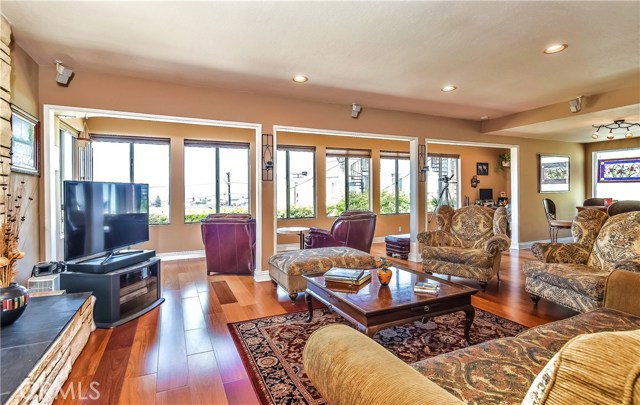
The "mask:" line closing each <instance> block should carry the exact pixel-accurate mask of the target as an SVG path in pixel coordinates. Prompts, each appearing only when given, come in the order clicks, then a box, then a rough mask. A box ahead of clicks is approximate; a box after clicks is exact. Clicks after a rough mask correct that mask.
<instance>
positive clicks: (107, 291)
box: [60, 257, 164, 328]
mask: <svg viewBox="0 0 640 405" xmlns="http://www.w3.org/2000/svg"><path fill="white" fill-rule="evenodd" d="M160 274H161V272H160V259H159V258H157V257H153V258H151V259H148V260H145V261H143V262H140V263H136V264H133V265H131V266H128V267H124V268H121V269H118V270H114V271H112V272H109V273H104V274H94V273H80V272H69V271H67V272H64V273H61V274H60V288H62V289H63V290H66V291H67V292H69V293H73V292H85V291H90V292H93V295H94V296H95V297H96V305H95V310H94V312H93V317H94V320H95V322H96V326H97V327H99V328H113V327H116V326H118V325H122V324H123V323H125V322H128V321H130V320H132V319H135V318H137V317H139V316H141V315H143V314H145V313H147V312H149V311H150V310H152V309H153V308H155V307H157V306H158V305H160V304H162V303H163V302H164V298H162V293H161V278H160Z"/></svg>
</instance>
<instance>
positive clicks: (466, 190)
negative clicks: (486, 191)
mask: <svg viewBox="0 0 640 405" xmlns="http://www.w3.org/2000/svg"><path fill="white" fill-rule="evenodd" d="M427 153H446V154H455V155H460V162H461V167H460V172H461V178H459V179H454V180H455V181H457V182H458V185H460V196H461V200H462V201H461V203H462V205H464V199H465V196H469V200H470V202H469V203H470V204H471V205H473V204H474V202H475V200H477V199H478V198H479V196H480V189H481V188H492V189H493V198H494V200H496V201H497V200H498V197H500V192H501V191H504V192H506V193H507V197H509V198H511V171H510V170H511V169H509V168H502V167H501V166H500V167H499V166H498V155H501V154H503V153H509V150H508V149H500V148H483V147H477V146H457V145H442V144H429V145H428V148H427ZM476 163H489V174H488V175H487V176H478V180H480V184H478V187H477V188H473V187H471V177H472V176H473V175H475V174H476Z"/></svg>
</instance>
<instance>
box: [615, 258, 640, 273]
mask: <svg viewBox="0 0 640 405" xmlns="http://www.w3.org/2000/svg"><path fill="white" fill-rule="evenodd" d="M613 269H614V270H627V271H635V272H638V273H640V258H636V259H630V260H621V261H619V262H617V263H616V264H615V265H614V266H613Z"/></svg>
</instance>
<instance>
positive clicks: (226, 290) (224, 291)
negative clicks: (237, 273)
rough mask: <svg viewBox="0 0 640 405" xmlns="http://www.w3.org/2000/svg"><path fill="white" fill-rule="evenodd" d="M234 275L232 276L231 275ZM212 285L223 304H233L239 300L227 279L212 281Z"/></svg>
mask: <svg viewBox="0 0 640 405" xmlns="http://www.w3.org/2000/svg"><path fill="white" fill-rule="evenodd" d="M231 277H232V276H231ZM211 287H212V288H213V291H214V292H215V294H216V296H217V297H218V301H220V304H221V305H225V304H233V303H236V302H238V299H237V298H236V296H235V295H234V294H233V291H231V288H230V287H229V284H227V282H226V281H225V280H222V281H212V282H211Z"/></svg>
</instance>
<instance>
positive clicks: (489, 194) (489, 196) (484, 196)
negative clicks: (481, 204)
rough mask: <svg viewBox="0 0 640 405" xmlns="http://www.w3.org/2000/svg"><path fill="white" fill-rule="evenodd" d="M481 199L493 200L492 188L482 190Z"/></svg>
mask: <svg viewBox="0 0 640 405" xmlns="http://www.w3.org/2000/svg"><path fill="white" fill-rule="evenodd" d="M480 199H481V200H482V201H489V200H493V189H492V188H481V189H480Z"/></svg>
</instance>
